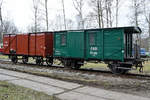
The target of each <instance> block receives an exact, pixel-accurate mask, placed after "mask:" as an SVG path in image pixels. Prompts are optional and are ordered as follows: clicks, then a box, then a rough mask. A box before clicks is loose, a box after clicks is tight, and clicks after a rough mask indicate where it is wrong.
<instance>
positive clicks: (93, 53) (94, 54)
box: [90, 47, 98, 56]
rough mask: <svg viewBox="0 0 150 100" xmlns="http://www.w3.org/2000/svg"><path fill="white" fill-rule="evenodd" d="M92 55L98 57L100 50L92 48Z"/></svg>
mask: <svg viewBox="0 0 150 100" xmlns="http://www.w3.org/2000/svg"><path fill="white" fill-rule="evenodd" d="M90 55H92V56H97V55H98V48H97V47H91V48H90Z"/></svg>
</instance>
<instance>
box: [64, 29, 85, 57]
mask: <svg viewBox="0 0 150 100" xmlns="http://www.w3.org/2000/svg"><path fill="white" fill-rule="evenodd" d="M67 42H68V54H69V57H71V58H84V31H69V32H68V34H67Z"/></svg>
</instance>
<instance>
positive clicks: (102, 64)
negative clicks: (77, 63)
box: [82, 62, 107, 68]
mask: <svg viewBox="0 0 150 100" xmlns="http://www.w3.org/2000/svg"><path fill="white" fill-rule="evenodd" d="M82 68H107V65H106V64H104V63H90V62H89V63H86V64H84V66H82Z"/></svg>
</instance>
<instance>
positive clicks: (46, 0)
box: [45, 0, 49, 31]
mask: <svg viewBox="0 0 150 100" xmlns="http://www.w3.org/2000/svg"><path fill="white" fill-rule="evenodd" d="M47 2H48V0H45V13H46V30H47V31H48V28H49V26H48V24H49V23H48V8H47Z"/></svg>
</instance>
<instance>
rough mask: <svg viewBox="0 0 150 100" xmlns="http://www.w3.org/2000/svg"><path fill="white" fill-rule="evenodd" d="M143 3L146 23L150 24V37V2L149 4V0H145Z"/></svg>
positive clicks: (149, 26) (149, 30)
mask: <svg viewBox="0 0 150 100" xmlns="http://www.w3.org/2000/svg"><path fill="white" fill-rule="evenodd" d="M143 5H144V17H145V19H146V23H147V24H148V33H149V37H150V10H149V7H150V4H149V0H145V1H143Z"/></svg>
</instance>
